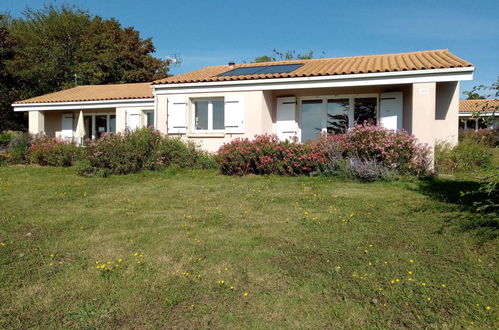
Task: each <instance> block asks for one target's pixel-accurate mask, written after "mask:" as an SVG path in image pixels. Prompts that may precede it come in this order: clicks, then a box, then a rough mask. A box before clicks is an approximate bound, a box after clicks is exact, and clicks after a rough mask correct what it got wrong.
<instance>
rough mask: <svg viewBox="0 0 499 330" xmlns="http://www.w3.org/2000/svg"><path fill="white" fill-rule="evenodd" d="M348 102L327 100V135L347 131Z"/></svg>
mask: <svg viewBox="0 0 499 330" xmlns="http://www.w3.org/2000/svg"><path fill="white" fill-rule="evenodd" d="M349 108H350V106H349V100H348V99H339V100H338V99H337V100H327V133H328V134H332V133H334V134H341V133H345V132H346V131H347V129H348V112H349Z"/></svg>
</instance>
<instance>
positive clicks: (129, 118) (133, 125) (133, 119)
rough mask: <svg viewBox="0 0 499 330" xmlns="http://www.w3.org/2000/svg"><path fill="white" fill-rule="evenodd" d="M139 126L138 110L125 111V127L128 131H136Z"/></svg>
mask: <svg viewBox="0 0 499 330" xmlns="http://www.w3.org/2000/svg"><path fill="white" fill-rule="evenodd" d="M139 124H140V113H139V111H138V110H127V111H126V127H127V128H128V129H129V130H132V131H133V130H136V129H137V128H139Z"/></svg>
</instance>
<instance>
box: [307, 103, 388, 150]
mask: <svg viewBox="0 0 499 330" xmlns="http://www.w3.org/2000/svg"><path fill="white" fill-rule="evenodd" d="M377 107H378V97H377V96H376V95H373V96H370V95H369V96H368V95H366V96H365V97H361V96H358V97H357V96H355V97H354V96H351V97H349V96H345V97H341V98H339V97H323V98H322V97H314V98H313V99H312V98H311V99H306V98H304V99H302V101H301V111H300V113H301V125H300V128H301V142H306V141H308V140H315V139H317V138H318V137H319V136H320V134H322V133H324V132H327V133H328V134H341V133H345V132H346V131H347V129H348V128H349V127H353V126H355V125H376V123H377V112H378V109H377Z"/></svg>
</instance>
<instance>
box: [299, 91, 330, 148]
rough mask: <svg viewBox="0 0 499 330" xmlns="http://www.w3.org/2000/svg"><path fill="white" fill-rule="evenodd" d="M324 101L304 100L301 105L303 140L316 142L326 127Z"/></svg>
mask: <svg viewBox="0 0 499 330" xmlns="http://www.w3.org/2000/svg"><path fill="white" fill-rule="evenodd" d="M323 108H324V107H323V103H322V100H303V101H302V103H301V140H302V142H305V141H308V140H315V139H316V138H317V137H318V136H319V135H320V134H321V133H322V128H323V127H324V119H325V117H324V111H323Z"/></svg>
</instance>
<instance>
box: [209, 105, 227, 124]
mask: <svg viewBox="0 0 499 330" xmlns="http://www.w3.org/2000/svg"><path fill="white" fill-rule="evenodd" d="M211 103H212V104H213V129H224V128H225V116H224V101H223V100H220V101H212V102H211Z"/></svg>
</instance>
